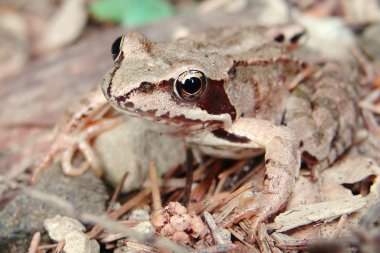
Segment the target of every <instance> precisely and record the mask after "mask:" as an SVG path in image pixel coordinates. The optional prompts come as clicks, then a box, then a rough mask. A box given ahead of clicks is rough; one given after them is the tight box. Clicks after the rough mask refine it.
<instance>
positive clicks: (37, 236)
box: [28, 232, 41, 253]
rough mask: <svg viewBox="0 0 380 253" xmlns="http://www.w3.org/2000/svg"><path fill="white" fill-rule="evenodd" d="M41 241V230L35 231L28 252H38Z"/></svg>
mask: <svg viewBox="0 0 380 253" xmlns="http://www.w3.org/2000/svg"><path fill="white" fill-rule="evenodd" d="M40 242H41V233H40V232H36V233H34V235H33V237H32V241H31V242H30V246H29V249H28V253H37V252H38V246H39V245H40Z"/></svg>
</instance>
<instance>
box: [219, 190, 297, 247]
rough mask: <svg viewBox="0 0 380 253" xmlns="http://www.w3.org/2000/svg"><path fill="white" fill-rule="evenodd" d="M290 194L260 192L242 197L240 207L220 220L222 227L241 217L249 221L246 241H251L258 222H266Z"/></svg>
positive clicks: (255, 234)
mask: <svg viewBox="0 0 380 253" xmlns="http://www.w3.org/2000/svg"><path fill="white" fill-rule="evenodd" d="M289 195H290V194H273V193H268V192H261V193H260V194H258V195H257V196H256V197H253V198H252V197H243V198H242V199H241V200H240V203H241V204H240V207H238V208H236V209H235V214H233V215H232V217H230V218H228V219H226V220H224V221H222V223H221V224H220V225H221V226H222V227H229V226H231V225H232V224H236V223H238V222H240V221H241V220H243V219H248V220H249V221H250V229H249V232H248V242H250V243H253V242H254V241H255V239H256V238H257V232H258V229H259V227H260V224H261V223H263V222H266V221H267V220H268V219H269V218H270V216H271V215H272V214H274V213H276V212H277V211H278V210H280V209H282V208H283V207H284V206H285V204H286V201H287V199H288V198H289Z"/></svg>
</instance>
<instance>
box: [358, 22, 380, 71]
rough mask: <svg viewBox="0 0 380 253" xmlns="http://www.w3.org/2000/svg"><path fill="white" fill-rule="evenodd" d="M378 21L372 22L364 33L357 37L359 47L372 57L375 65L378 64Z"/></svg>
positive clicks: (379, 27) (379, 29)
mask: <svg viewBox="0 0 380 253" xmlns="http://www.w3.org/2000/svg"><path fill="white" fill-rule="evenodd" d="M379 34H380V22H378V23H374V24H372V25H370V26H369V27H367V28H366V29H365V31H364V33H363V34H362V35H361V36H360V37H359V39H358V43H359V46H360V48H362V49H363V51H364V52H365V53H366V54H367V55H368V56H370V58H371V59H373V60H374V61H375V62H376V64H377V65H380V47H379V45H380V36H379Z"/></svg>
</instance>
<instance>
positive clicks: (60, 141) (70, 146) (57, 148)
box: [32, 117, 122, 182]
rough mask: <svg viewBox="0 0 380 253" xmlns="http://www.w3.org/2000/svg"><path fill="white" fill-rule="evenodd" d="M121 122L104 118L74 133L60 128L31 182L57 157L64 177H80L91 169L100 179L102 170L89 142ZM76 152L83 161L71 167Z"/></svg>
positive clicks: (120, 119)
mask: <svg viewBox="0 0 380 253" xmlns="http://www.w3.org/2000/svg"><path fill="white" fill-rule="evenodd" d="M121 122H122V118H121V117H117V118H111V119H109V118H106V119H100V120H97V121H95V122H92V123H91V125H89V126H86V127H83V129H76V130H75V131H67V128H65V127H64V128H61V130H60V132H59V133H58V135H57V136H56V138H55V140H54V142H53V144H52V146H51V148H50V151H49V152H48V154H47V155H46V156H45V157H44V158H43V159H42V161H41V162H40V163H39V164H38V165H37V166H36V168H35V170H34V173H33V177H32V182H34V181H36V178H37V176H38V175H39V174H40V173H41V171H42V170H44V169H45V168H46V167H47V166H48V165H49V163H50V162H51V161H52V160H53V159H54V158H55V157H56V156H57V155H60V156H61V165H62V170H63V172H64V173H65V174H66V175H69V176H80V175H83V173H85V172H86V171H87V170H88V169H89V168H90V167H91V168H92V169H93V170H94V172H95V174H96V176H98V177H101V176H102V169H101V166H100V163H99V161H98V159H97V158H96V155H95V154H94V152H93V149H92V147H91V145H90V140H91V139H93V138H94V137H96V136H98V135H100V134H101V133H103V132H105V131H107V130H109V129H111V128H113V127H115V126H117V125H119V124H120V123H121ZM78 152H79V153H81V154H82V155H83V156H84V160H85V161H84V162H83V163H82V164H80V165H79V166H78V167H76V166H74V165H73V163H72V160H73V157H74V155H75V154H76V153H78Z"/></svg>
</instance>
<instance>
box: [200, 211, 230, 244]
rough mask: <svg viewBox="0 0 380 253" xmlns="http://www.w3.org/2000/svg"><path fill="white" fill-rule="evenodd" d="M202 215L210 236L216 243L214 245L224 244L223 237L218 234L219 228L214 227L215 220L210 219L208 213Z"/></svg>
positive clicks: (210, 216)
mask: <svg viewBox="0 0 380 253" xmlns="http://www.w3.org/2000/svg"><path fill="white" fill-rule="evenodd" d="M203 215H204V217H205V220H206V222H207V225H208V227H209V228H210V230H211V233H212V236H213V237H214V241H215V242H216V244H219V245H222V244H225V242H224V240H223V237H222V235H221V234H220V232H219V228H218V227H217V226H216V223H215V220H214V218H213V217H212V215H211V214H210V213H209V212H204V213H203Z"/></svg>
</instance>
